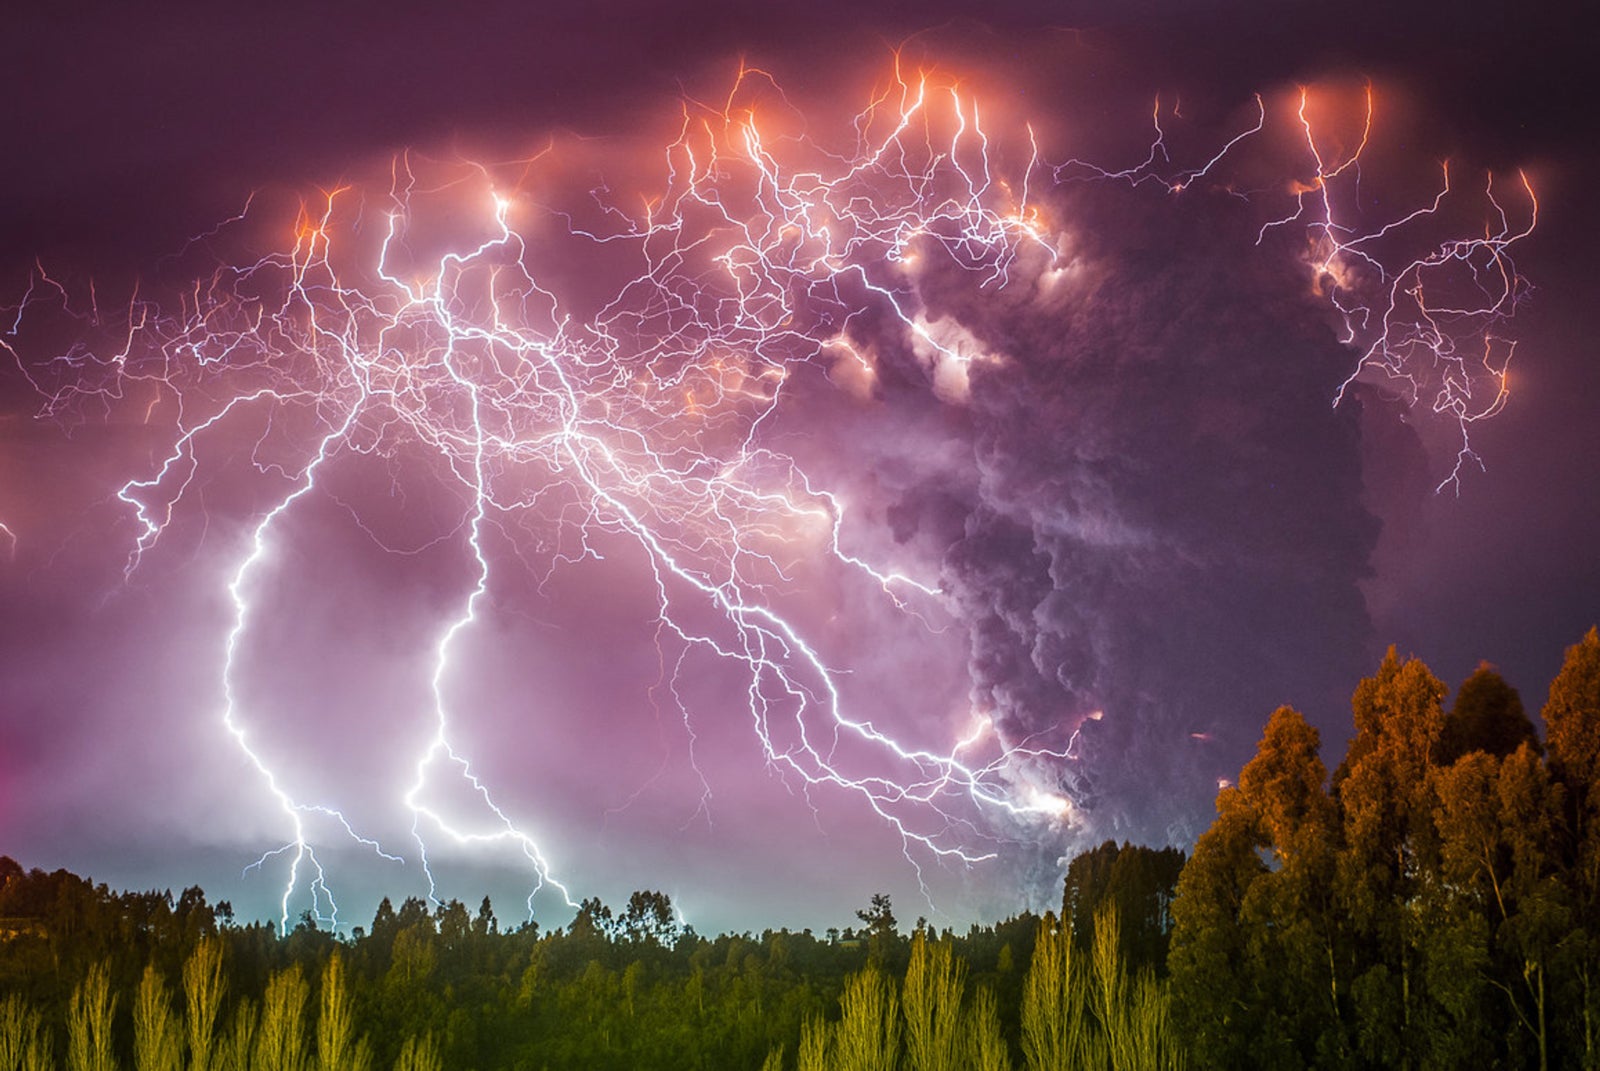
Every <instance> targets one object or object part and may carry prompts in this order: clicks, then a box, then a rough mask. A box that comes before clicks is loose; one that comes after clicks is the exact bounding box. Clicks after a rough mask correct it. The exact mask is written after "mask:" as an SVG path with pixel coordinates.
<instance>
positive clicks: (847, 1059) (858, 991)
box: [832, 897, 900, 1071]
mask: <svg viewBox="0 0 1600 1071" xmlns="http://www.w3.org/2000/svg"><path fill="white" fill-rule="evenodd" d="M884 899H885V901H887V899H888V898H887V897H885V898H884ZM885 906H887V904H886V905H885ZM839 1010H840V1013H841V1014H840V1017H839V1022H838V1024H837V1025H836V1026H835V1028H834V1036H833V1064H832V1066H833V1068H835V1069H836V1071H894V1068H895V1064H896V1063H897V1062H898V1061H899V1059H900V1009H899V1001H898V1000H896V999H895V993H894V987H893V986H891V985H890V984H889V980H888V979H887V978H886V977H884V975H883V973H882V972H881V971H879V970H878V969H877V968H876V967H874V966H871V965H870V964H869V965H868V966H867V967H865V968H864V969H862V970H860V971H858V972H857V973H855V974H853V975H851V976H850V978H849V979H848V980H847V981H846V982H845V987H844V995H843V996H841V997H840V998H839Z"/></svg>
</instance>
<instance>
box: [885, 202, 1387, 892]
mask: <svg viewBox="0 0 1600 1071" xmlns="http://www.w3.org/2000/svg"><path fill="white" fill-rule="evenodd" d="M1051 200H1052V202H1053V203H1052V204H1051V206H1050V208H1051V211H1052V213H1053V214H1054V215H1055V216H1056V217H1057V218H1061V219H1066V220H1069V221H1071V223H1070V225H1069V228H1068V230H1069V234H1068V236H1067V237H1066V238H1065V239H1063V251H1062V253H1061V254H1060V257H1059V258H1058V260H1057V261H1056V262H1055V263H1054V264H1051V263H1050V262H1049V260H1048V258H1047V257H1045V256H1043V255H1040V256H1037V257H1034V258H1032V259H1029V260H1027V261H1025V262H1023V263H1019V264H1018V265H1017V266H1016V268H1015V270H1014V272H1013V275H1012V278H1011V281H1010V284H1009V285H1007V286H1005V287H995V286H992V285H991V286H984V285H981V284H982V279H981V278H980V277H975V276H974V274H973V273H971V272H970V271H967V270H965V269H964V268H962V267H961V266H960V265H957V264H954V263H951V262H950V261H949V260H948V258H946V259H945V260H944V261H943V262H942V263H941V262H940V260H939V258H937V257H930V258H929V260H928V263H927V265H926V267H925V268H923V269H922V271H921V274H920V278H919V279H918V286H919V291H920V297H921V299H922V301H923V303H924V306H925V312H924V316H925V318H926V320H927V321H928V322H929V323H930V324H931V325H933V328H932V330H933V331H934V332H938V331H944V332H945V333H946V334H947V335H954V334H956V333H960V334H962V335H964V336H965V337H967V338H969V339H971V340H973V341H975V343H976V344H977V345H976V346H975V347H969V348H971V349H980V350H981V351H982V353H981V355H980V356H977V357H974V358H973V359H972V360H971V361H970V363H969V364H968V365H967V366H966V368H965V372H966V376H967V391H966V395H965V397H964V398H961V399H952V398H950V397H949V395H948V393H947V392H946V391H944V390H942V389H941V388H940V385H939V383H938V382H937V373H938V369H936V368H934V367H932V366H931V365H930V362H929V361H928V359H927V357H926V355H925V353H921V352H918V351H919V349H925V347H917V346H913V345H910V344H908V343H906V342H904V341H903V340H902V341H901V342H900V343H899V344H898V345H896V344H895V343H894V342H893V341H892V340H890V339H888V338H885V337H884V336H882V335H879V336H876V337H873V338H871V339H862V340H861V341H862V343H863V345H871V346H872V347H873V348H874V349H875V351H876V353H877V355H878V358H879V362H880V364H879V369H880V379H879V384H878V389H877V392H876V398H875V400H876V403H877V406H878V413H877V419H878V420H879V421H881V422H883V423H885V424H886V425H887V426H888V427H890V428H892V429H893V431H892V432H881V431H880V433H879V434H877V435H875V436H857V437H855V439H854V442H855V443H856V444H857V445H858V446H859V447H861V448H862V449H863V450H864V451H865V452H866V456H864V457H857V458H856V463H858V464H861V465H862V467H864V468H867V469H870V470H871V471H872V472H873V474H874V481H875V484H876V486H877V489H878V492H879V493H880V494H883V495H886V496H887V504H886V505H885V508H884V517H885V521H886V523H887V525H888V527H889V529H890V531H891V533H892V535H893V537H894V539H895V540H896V541H897V542H899V543H902V544H907V545H910V546H913V547H918V548H920V549H921V550H922V552H923V553H924V554H927V555H930V556H933V557H935V558H936V560H937V561H938V563H939V564H938V568H939V571H940V576H941V580H942V585H943V588H944V591H945V592H946V594H947V596H948V597H949V599H950V600H952V602H953V603H954V605H955V607H956V616H957V617H958V619H959V620H961V621H962V622H963V623H964V627H965V629H966V630H967V632H968V636H969V662H970V666H969V668H970V677H971V689H972V696H971V698H972V702H973V706H974V708H975V709H976V710H978V711H981V712H986V713H988V714H990V715H991V716H992V717H993V719H994V721H995V725H996V727H997V728H998V730H999V731H1000V732H1001V733H1002V735H1003V736H1005V737H1006V738H1008V739H1009V740H1010V741H1011V742H1013V743H1015V742H1017V741H1020V740H1022V739H1025V738H1026V739H1032V740H1035V741H1037V742H1039V743H1040V744H1042V745H1045V746H1055V747H1062V746H1066V745H1067V744H1068V743H1069V742H1072V746H1073V755H1074V756H1075V758H1073V759H1071V760H1069V761H1068V762H1066V763H1065V764H1064V765H1063V766H1061V767H1060V768H1059V769H1056V770H1054V771H1053V772H1052V773H1051V775H1050V776H1053V777H1055V778H1056V779H1057V783H1056V784H1055V785H1050V786H1045V787H1046V788H1048V789H1050V790H1053V791H1059V792H1061V793H1062V794H1064V795H1065V796H1067V798H1069V799H1070V800H1071V801H1072V802H1073V804H1074V805H1075V813H1076V816H1077V820H1076V827H1077V828H1076V830H1075V832H1076V833H1077V834H1078V835H1079V836H1080V837H1081V838H1082V839H1083V840H1084V841H1087V840H1089V839H1094V838H1100V837H1104V836H1116V837H1128V838H1133V839H1136V840H1144V841H1147V842H1151V843H1169V842H1170V843H1176V844H1179V845H1183V846H1187V845H1188V844H1189V843H1191V842H1192V839H1193V837H1194V836H1195V835H1197V834H1198V832H1199V831H1200V830H1201V829H1203V828H1204V826H1205V825H1206V823H1207V821H1208V819H1209V804H1210V799H1211V796H1212V794H1213V793H1214V791H1215V788H1216V778H1217V777H1219V776H1231V775H1232V772H1233V771H1235V770H1237V768H1238V766H1239V763H1240V762H1241V761H1243V758H1244V756H1245V755H1246V754H1247V753H1248V748H1249V747H1250V745H1252V744H1253V742H1254V740H1255V739H1256V737H1257V735H1258V734H1259V728H1260V725H1261V724H1262V722H1263V721H1264V719H1265V718H1266V716H1267V714H1268V713H1269V712H1270V711H1271V710H1272V709H1273V708H1274V707H1275V706H1276V705H1278V704H1280V703H1294V704H1298V705H1300V706H1302V707H1303V708H1305V709H1308V710H1309V711H1311V712H1312V713H1313V715H1314V716H1315V715H1316V714H1320V713H1324V712H1330V711H1336V710H1337V709H1338V706H1339V704H1340V703H1341V702H1342V700H1343V698H1344V689H1346V688H1347V687H1348V682H1349V681H1351V680H1353V679H1355V676H1356V675H1357V673H1358V671H1359V668H1360V667H1361V666H1362V665H1363V664H1364V660H1365V654H1366V650H1367V642H1368V633H1369V631H1370V630H1369V626H1368V621H1367V616H1366V610H1365V606H1364V603H1363V600H1362V594H1361V591H1360V588H1359V586H1358V585H1359V582H1360V581H1361V580H1362V578H1363V576H1365V575H1366V573H1367V571H1368V559H1369V556H1370V554H1371V551H1372V548H1373V545H1374V542H1375V539H1376V536H1377V522H1376V521H1375V519H1374V518H1373V516H1372V515H1371V514H1370V513H1369V512H1368V510H1367V509H1366V508H1365V506H1364V505H1363V503H1362V472H1361V452H1360V447H1361V443H1360V437H1359V429H1358V426H1357V421H1358V417H1359V413H1358V412H1357V411H1356V407H1355V405H1353V404H1350V403H1347V404H1346V405H1345V406H1343V407H1341V408H1339V409H1334V408H1333V407H1332V406H1331V404H1330V403H1331V399H1332V398H1333V395H1334V392H1335V390H1336V389H1337V386H1338V384H1339V382H1340V381H1341V380H1342V379H1343V378H1344V377H1345V376H1346V375H1347V374H1348V371H1349V364H1350V360H1351V359H1352V358H1351V355H1350V354H1349V353H1348V352H1347V351H1345V350H1344V349H1343V348H1342V347H1341V346H1339V345H1338V343H1337V341H1336V339H1335V336H1334V331H1333V326H1332V324H1331V323H1330V321H1329V317H1328V315H1327V312H1326V309H1325V307H1324V306H1323V305H1321V304H1320V303H1319V300H1318V299H1317V298H1316V297H1315V296H1314V295H1313V294H1312V293H1311V288H1310V285H1309V283H1310V280H1309V277H1308V274H1307V272H1306V270H1305V266H1304V264H1303V263H1302V262H1301V261H1300V260H1298V259H1297V257H1296V255H1295V254H1296V250H1295V249H1294V248H1293V246H1292V244H1290V243H1287V242H1285V243H1280V244H1275V245H1274V244H1270V243H1269V244H1267V245H1264V246H1261V247H1257V246H1256V245H1255V244H1254V239H1255V235H1256V227H1255V226H1252V225H1251V209H1250V208H1249V206H1248V205H1243V204H1241V202H1240V201H1238V200H1237V199H1234V198H1231V197H1228V196H1226V195H1222V194H1207V193H1203V192H1200V191H1198V190H1196V191H1192V192H1190V193H1187V194H1185V195H1184V196H1183V197H1181V198H1174V197H1171V196H1169V195H1166V194H1165V193H1155V192H1148V191H1141V190H1132V189H1129V188H1126V187H1124V186H1117V185H1110V184H1101V185H1092V186H1077V187H1070V188H1063V189H1059V190H1057V191H1056V192H1055V193H1054V194H1053V195H1051ZM930 395H933V396H934V401H932V402H930ZM933 407H936V408H937V409H938V410H940V412H939V413H933V412H931V408H933ZM953 443H959V447H956V446H953ZM919 459H922V463H920V464H919ZM1074 733H1076V736H1077V739H1076V740H1075V741H1073V736H1074ZM1039 772H1040V771H1037V770H1036V771H1031V772H1030V776H1034V775H1038V774H1039ZM1060 847H1061V845H1059V844H1057V845H1054V846H1051V845H1048V844H1044V845H1040V846H1039V847H1038V849H1037V850H1038V852H1039V853H1041V857H1040V862H1041V863H1044V862H1047V861H1050V860H1045V859H1044V858H1043V854H1044V853H1049V852H1051V851H1052V850H1053V849H1054V850H1056V851H1059V849H1060ZM1051 860H1053V856H1051Z"/></svg>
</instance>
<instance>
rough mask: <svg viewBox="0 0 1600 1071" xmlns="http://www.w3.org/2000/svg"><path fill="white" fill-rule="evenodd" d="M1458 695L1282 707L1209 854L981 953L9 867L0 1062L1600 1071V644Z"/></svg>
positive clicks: (1113, 848) (101, 1070)
mask: <svg viewBox="0 0 1600 1071" xmlns="http://www.w3.org/2000/svg"><path fill="white" fill-rule="evenodd" d="M1446 695H1447V689H1446V688H1445V686H1444V685H1443V684H1442V683H1441V682H1440V681H1439V680H1438V679H1437V678H1436V677H1434V676H1433V674H1432V673H1431V672H1430V671H1429V670H1428V668H1427V667H1426V666H1424V665H1423V664H1422V663H1421V662H1419V661H1417V660H1415V659H1412V660H1408V661H1401V660H1400V659H1398V658H1396V657H1395V655H1394V653H1393V652H1392V651H1391V652H1390V654H1389V656H1388V657H1387V658H1386V659H1385V660H1384V662H1383V664H1382V665H1381V666H1380V667H1379V669H1378V672H1377V674H1376V675H1375V676H1373V677H1371V678H1369V679H1367V680H1364V681H1362V682H1361V683H1360V685H1359V686H1358V687H1357V689H1356V691H1355V695H1354V697H1353V702H1352V706H1353V712H1354V715H1355V730H1356V733H1355V736H1354V738H1353V739H1352V740H1351V742H1350V744H1349V747H1348V750H1347V752H1346V754H1345V756H1344V758H1343V760H1342V761H1341V762H1340V764H1339V765H1338V767H1337V768H1336V769H1335V770H1334V772H1333V774H1332V776H1331V777H1330V776H1329V774H1328V770H1327V767H1326V766H1325V765H1324V763H1323V760H1322V758H1321V756H1320V740H1319V737H1318V733H1317V731H1316V730H1315V729H1314V728H1313V727H1311V726H1310V725H1309V724H1307V722H1306V721H1305V719H1304V718H1302V717H1301V716H1300V715H1299V714H1298V713H1296V712H1295V711H1293V710H1292V709H1289V708H1283V709H1280V710H1278V711H1277V712H1276V713H1274V714H1273V715H1272V717H1271V718H1270V720H1269V721H1268V723H1267V727H1266V731H1265V734H1264V736H1263V738H1262V740H1261V743H1260V745H1259V748H1258V750H1257V753H1256V755H1255V757H1254V758H1253V759H1252V760H1251V761H1250V762H1249V763H1248V764H1247V765H1246V766H1245V767H1244V769H1243V770H1242V771H1241V773H1240V775H1239V778H1238V784H1237V785H1236V786H1228V787H1225V788H1224V789H1223V790H1222V791H1221V792H1220V794H1219V795H1218V798H1217V808H1218V816H1217V818H1216V821H1215V822H1214V823H1213V825H1212V827H1211V828H1210V829H1209V830H1208V831H1207V832H1206V833H1205V834H1204V835H1203V836H1202V837H1201V838H1200V840H1199V842H1198V843H1197V844H1196V846H1195V851H1194V856H1193V858H1192V859H1189V860H1187V861H1185V859H1184V856H1183V854H1182V853H1181V852H1178V851H1177V850H1175V849H1162V850H1156V849H1151V848H1144V847H1138V846H1132V845H1126V844H1124V845H1120V846H1119V845H1117V844H1115V843H1111V842H1107V843H1106V844H1103V845H1101V846H1100V847H1098V848H1096V849H1094V850H1092V851H1089V852H1087V853H1085V854H1083V855H1080V856H1078V857H1077V858H1075V859H1074V860H1072V862H1071V863H1070V864H1069V866H1068V869H1067V877H1066V884H1065V889H1064V895H1063V899H1062V904H1061V910H1060V912H1059V914H1057V913H1049V914H1046V915H1045V916H1043V917H1042V918H1040V917H1038V916H1034V915H1032V914H1022V915H1019V916H1017V917H1015V918H1012V919H1009V920H1006V921H1004V922H1001V923H998V924H996V925H993V926H972V927H970V928H969V929H968V930H967V931H966V932H965V933H961V934H956V933H953V932H951V931H949V930H945V931H943V932H936V931H935V930H933V929H932V928H930V927H929V926H928V925H927V924H926V923H925V922H924V921H923V920H918V922H917V923H916V925H915V926H914V927H912V928H911V932H910V934H909V936H908V935H906V934H903V933H902V932H901V928H900V926H899V923H898V921H897V920H896V918H895V917H894V913H893V907H892V905H891V904H890V902H889V900H888V898H887V897H883V896H877V897H873V898H872V902H871V903H870V904H869V905H868V906H867V907H866V908H864V909H863V910H861V911H858V912H857V913H856V915H857V919H856V921H857V922H859V923H860V925H859V926H851V927H846V928H844V929H840V930H829V931H828V932H827V933H825V934H822V935H818V934H813V933H812V932H811V931H809V930H805V931H800V932H792V931H788V930H777V931H774V930H768V931H766V932H764V933H762V934H760V935H754V934H748V933H746V934H724V935H721V936H718V937H715V938H707V937H703V936H701V935H699V934H697V933H695V932H694V931H693V930H692V929H689V928H687V927H684V926H682V925H680V924H679V922H678V919H677V915H676V913H675V912H674V911H673V909H672V905H671V902H670V901H669V900H668V899H667V897H666V896H664V895H662V894H660V893H652V892H638V893H635V894H634V895H633V897H632V898H630V900H629V902H628V904H627V905H626V906H625V907H623V908H622V909H620V910H618V911H615V912H614V911H613V910H612V909H611V908H609V907H607V906H605V905H603V904H601V903H600V902H599V901H597V900H588V901H585V902H584V903H583V904H582V905H581V907H580V908H579V910H578V911H577V913H576V915H575V916H574V918H573V919H572V921H571V922H570V923H569V924H568V925H566V926H564V927H557V928H555V929H553V930H549V931H545V930H541V929H540V928H539V927H538V926H536V925H534V924H532V923H528V924H523V925H520V926H517V927H515V928H502V927H501V926H500V924H499V922H498V920H497V919H496V918H495V915H494V911H493V909H492V907H491V905H490V903H489V901H488V900H487V899H485V900H484V901H483V903H482V904H481V905H480V906H479V908H478V910H477V911H476V912H472V911H469V909H468V908H467V907H466V906H465V905H463V904H461V903H460V902H458V901H451V902H450V903H446V904H428V903H425V902H423V901H421V900H417V899H411V900H407V901H406V902H405V903H403V904H402V905H401V906H400V908H399V909H398V910H396V909H395V908H394V907H393V906H392V905H391V903H390V902H389V901H387V900H385V901H384V902H383V903H382V904H381V905H380V907H379V909H378V912H377V914H376V916H375V917H374V919H373V921H372V924H371V926H370V927H369V928H357V929H356V930H354V931H353V932H352V933H351V934H349V935H347V936H335V935H333V934H330V933H328V932H326V931H324V930H321V929H319V928H318V927H317V926H316V925H315V924H314V922H313V921H312V920H311V919H309V918H305V919H302V921H301V924H300V925H298V926H296V927H295V928H294V929H293V930H291V931H290V932H289V933H288V934H284V935H280V934H278V933H277V932H276V930H275V928H274V927H272V926H271V925H269V924H264V923H250V924H245V925H236V924H235V923H234V921H233V918H232V910H231V908H229V906H228V905H227V904H226V903H225V902H224V903H219V904H217V905H215V907H213V906H211V905H210V904H208V903H207V901H206V898H205V896H204V894H203V893H202V892H201V891H200V890H199V889H193V888H192V889H187V890H184V892H183V893H182V894H181V895H180V896H178V897H176V898H174V897H173V896H172V895H171V894H170V893H122V894H117V893H112V892H110V891H109V890H107V889H106V888H105V886H103V885H102V886H93V885H91V884H90V883H89V882H87V881H85V880H83V879H81V878H78V877H76V876H74V875H72V874H69V873H67V872H65V871H57V872H55V873H53V874H46V873H43V872H41V871H38V870H34V871H24V870H23V868H22V867H21V866H19V865H18V864H16V863H15V862H13V861H12V860H10V859H4V858H0V1071H40V1069H43V1068H66V1069H68V1071H184V1069H189V1071H388V1069H390V1068H393V1069H396V1071H440V1069H444V1068H448V1069H450V1071H501V1069H506V1071H512V1069H514V1071H540V1069H560V1071H568V1069H572V1071H576V1069H589V1068H593V1069H612V1068H615V1069H627V1071H649V1069H653V1068H662V1069H696V1068H698V1069H711V1068H717V1069H720V1068H737V1069H741V1071H754V1069H756V1068H762V1069H764V1071H822V1069H825V1068H826V1069H830V1071H831V1069H839V1071H858V1069H859V1071H895V1069H906V1071H933V1069H950V1071H955V1069H963V1071H964V1069H978V1071H995V1069H1003V1071H1069V1069H1071V1071H1076V1069H1080V1068H1082V1069H1095V1071H1099V1069H1112V1071H1124V1069H1146V1068H1149V1069H1163V1068H1178V1067H1183V1066H1193V1067H1196V1068H1201V1069H1207V1068H1219V1069H1233V1068H1246V1067H1248V1068H1263V1069H1269V1071H1270V1069H1277V1068H1301V1067H1318V1068H1335V1069H1377V1068H1415V1069H1419V1071H1420V1069H1431V1068H1461V1067H1484V1068H1540V1069H1541V1071H1544V1069H1548V1068H1552V1067H1561V1068H1566V1067H1572V1068H1600V633H1597V632H1596V631H1595V630H1590V632H1589V634H1588V635H1587V636H1586V637H1584V639H1583V641H1582V642H1580V643H1579V644H1577V645H1576V646H1574V647H1572V648H1571V649H1569V651H1568V652H1567V658H1566V662H1565V664H1564V666H1563V668H1562V670H1561V672H1560V674H1559V675H1558V677H1557V678H1556V680H1555V681H1554V683H1553V684H1552V685H1551V689H1550V695H1549V701H1548V702H1547V703H1546V704H1545V707H1544V711H1543V720H1544V725H1545V733H1544V737H1543V739H1541V736H1540V734H1539V732H1538V731H1537V730H1536V728H1535V726H1534V723H1533V721H1532V720H1531V719H1530V718H1529V717H1528V715H1527V713H1526V711H1525V710H1524V709H1523V706H1522V703H1521V700H1520V698H1519V697H1518V695H1517V693H1516V692H1515V691H1514V690H1513V689H1511V688H1510V687H1509V686H1508V685H1507V684H1506V683H1505V681H1504V680H1502V679H1501V678H1500V677H1499V676H1498V674H1496V673H1495V672H1494V671H1493V669H1491V668H1490V667H1487V666H1485V667H1482V668H1480V669H1479V670H1478V671H1477V672H1476V673H1474V674H1473V675H1472V677H1471V678H1469V679H1468V680H1467V681H1466V682H1465V683H1464V684H1463V685H1462V686H1461V688H1460V689H1459V690H1458V692H1457V694H1456V696H1455V698H1454V702H1453V703H1451V704H1450V705H1449V706H1448V708H1447V706H1446V703H1445V699H1446Z"/></svg>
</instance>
